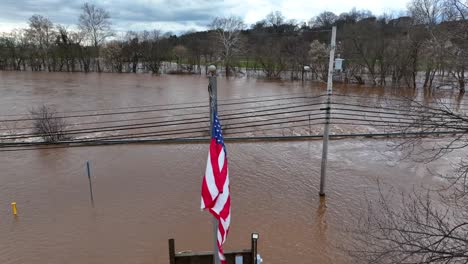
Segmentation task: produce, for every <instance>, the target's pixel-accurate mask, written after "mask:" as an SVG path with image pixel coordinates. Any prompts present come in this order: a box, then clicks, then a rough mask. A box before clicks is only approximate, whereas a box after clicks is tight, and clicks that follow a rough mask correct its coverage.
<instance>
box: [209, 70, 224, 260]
mask: <svg viewBox="0 0 468 264" xmlns="http://www.w3.org/2000/svg"><path fill="white" fill-rule="evenodd" d="M208 71H209V74H210V75H209V77H208V78H209V84H208V93H209V96H210V138H211V137H213V130H212V127H213V116H214V113H215V112H217V110H218V87H217V82H216V66H214V65H210V66H209V67H208ZM213 242H214V244H213V263H214V264H220V263H221V262H220V260H219V254H218V219H216V217H214V216H213Z"/></svg>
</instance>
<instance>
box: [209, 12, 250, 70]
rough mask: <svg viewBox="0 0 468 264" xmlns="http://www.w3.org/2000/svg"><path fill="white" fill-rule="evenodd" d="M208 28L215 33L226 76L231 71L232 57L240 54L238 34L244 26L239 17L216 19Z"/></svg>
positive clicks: (239, 37)
mask: <svg viewBox="0 0 468 264" xmlns="http://www.w3.org/2000/svg"><path fill="white" fill-rule="evenodd" d="M210 28H211V29H212V30H214V32H215V33H216V39H217V41H218V43H219V45H220V51H221V52H220V54H221V59H222V60H223V63H224V67H225V70H226V76H227V75H229V72H230V70H231V66H232V63H233V58H234V56H235V55H236V54H238V53H239V52H240V49H241V36H240V32H241V30H242V29H244V28H245V24H244V22H243V21H242V19H241V18H240V17H234V16H231V17H217V18H215V19H214V20H213V22H212V23H211V25H210Z"/></svg>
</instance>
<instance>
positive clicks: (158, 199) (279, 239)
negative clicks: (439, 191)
mask: <svg viewBox="0 0 468 264" xmlns="http://www.w3.org/2000/svg"><path fill="white" fill-rule="evenodd" d="M206 86H207V80H206V78H205V77H203V76H151V75H133V74H80V73H73V74H67V73H31V72H0V102H1V104H0V111H1V113H2V115H12V114H23V113H27V112H28V110H29V109H31V107H34V106H37V105H40V104H44V103H47V104H52V105H54V106H56V107H57V108H58V109H60V110H61V111H75V110H86V109H111V108H118V107H127V106H139V105H150V104H167V103H184V102H195V101H204V100H206V97H207V93H206ZM323 89H324V88H323V87H322V86H321V85H317V84H313V83H301V82H276V81H275V82H272V81H264V80H257V79H231V80H227V79H219V83H218V90H219V91H218V95H219V98H220V100H223V99H234V98H243V97H253V96H268V95H278V94H293V93H304V92H313V93H317V94H319V93H321V92H323ZM336 91H337V92H339V93H342V94H348V95H357V96H359V95H372V96H373V99H366V100H372V101H373V102H378V101H379V100H385V99H386V98H388V97H389V96H397V94H398V92H396V91H395V90H391V89H390V90H389V89H377V88H371V87H339V88H338V89H336ZM447 94H448V96H451V95H450V92H447ZM454 100H455V99H454ZM344 129H345V128H344ZM332 132H333V131H332ZM227 149H228V155H229V156H228V159H229V166H230V177H231V195H232V227H231V231H230V234H229V237H228V241H227V244H226V246H225V247H226V249H228V250H231V249H243V248H249V247H250V233H252V232H258V233H259V234H260V240H259V253H260V254H261V255H262V258H263V259H264V263H273V264H279V263H338V264H339V263H350V260H349V259H348V257H347V256H346V254H345V253H344V252H343V251H341V250H340V248H341V246H342V245H343V244H346V243H350V242H352V240H351V237H350V235H349V234H348V233H347V232H346V231H345V227H347V226H350V225H352V223H353V218H354V217H356V216H358V215H360V214H362V213H363V207H364V204H363V202H364V200H365V198H366V197H371V198H372V197H375V196H376V192H377V190H376V182H377V180H380V181H383V182H387V183H389V184H392V185H395V186H397V187H398V188H402V189H408V188H409V189H410V188H411V186H413V185H421V184H423V185H435V184H438V183H439V182H440V181H439V180H438V179H437V178H436V177H435V176H432V175H429V174H428V173H427V169H428V168H432V169H434V170H436V171H438V172H444V171H447V170H448V169H449V168H450V162H449V160H448V159H441V160H438V161H437V162H435V163H433V164H421V163H415V162H411V161H408V160H407V161H399V159H400V158H401V156H402V153H400V152H397V151H392V150H391V148H389V146H388V142H387V141H384V140H381V139H345V140H334V141H332V142H331V143H330V148H329V163H328V165H329V166H328V178H327V185H326V193H327V196H326V199H324V200H320V199H319V196H318V186H319V177H320V176H319V174H320V156H321V142H320V141H317V140H309V141H291V142H274V141H271V142H265V141H262V142H236V143H231V142H228V143H227ZM207 150H208V146H207V145H206V144H132V145H114V146H94V147H75V148H60V149H36V150H20V151H12V152H0V169H1V170H0V171H1V174H0V263H2V264H13V263H14V264H20V263H21V264H23V263H48V264H59V263H60V264H61V263H71V264H81V263H90V264H93V263H96V264H97V263H141V264H146V263H168V248H167V239H169V238H175V240H176V250H177V251H186V250H192V251H209V250H211V246H212V234H211V231H212V228H211V218H210V216H209V214H208V213H206V212H201V211H200V210H199V201H200V198H199V197H200V186H201V179H202V176H203V173H204V169H205V162H206V156H207ZM86 161H90V163H91V171H92V180H93V189H94V200H95V206H94V207H92V206H91V203H90V198H89V189H88V188H89V187H88V179H87V177H86V174H85V162H86ZM13 201H15V202H16V203H17V205H18V211H19V212H18V216H17V217H13V216H12V213H11V209H10V203H11V202H13Z"/></svg>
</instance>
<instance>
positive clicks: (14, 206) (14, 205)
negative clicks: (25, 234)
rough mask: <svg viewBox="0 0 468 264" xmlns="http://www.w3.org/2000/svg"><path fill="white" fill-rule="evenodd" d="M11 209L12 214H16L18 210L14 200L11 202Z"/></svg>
mask: <svg viewBox="0 0 468 264" xmlns="http://www.w3.org/2000/svg"><path fill="white" fill-rule="evenodd" d="M11 210H12V211H13V215H14V216H16V215H18V210H17V209H16V202H12V203H11Z"/></svg>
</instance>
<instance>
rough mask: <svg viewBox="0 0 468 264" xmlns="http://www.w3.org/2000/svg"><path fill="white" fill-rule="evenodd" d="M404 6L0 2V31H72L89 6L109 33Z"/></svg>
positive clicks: (176, 0)
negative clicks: (46, 25)
mask: <svg viewBox="0 0 468 264" xmlns="http://www.w3.org/2000/svg"><path fill="white" fill-rule="evenodd" d="M407 1H408V0H361V1H356V0H355V1H351V0H249V1H239V0H89V1H85V0H83V1H82V0H0V31H4V32H5V31H10V30H12V29H14V28H22V27H26V26H27V20H28V18H29V17H31V15H33V14H40V15H43V16H45V17H48V18H49V19H51V20H52V22H53V23H55V24H57V23H58V24H63V25H67V26H70V27H73V26H74V25H76V23H77V21H78V16H79V13H80V6H81V5H82V4H83V3H85V2H89V3H93V4H96V5H98V6H100V7H103V8H104V9H106V10H107V11H109V12H110V14H111V17H112V23H113V24H114V28H115V30H116V31H118V32H124V31H127V30H145V29H161V30H162V31H172V32H174V33H183V32H185V31H189V30H203V29H205V28H206V25H207V24H208V23H209V22H210V21H211V20H212V19H213V17H215V16H229V15H236V16H240V17H242V18H243V19H244V21H245V22H246V23H247V24H248V25H250V24H253V23H255V22H256V21H259V20H261V19H263V18H264V17H265V16H266V15H267V14H268V13H270V12H272V11H276V10H279V11H281V12H282V13H283V15H284V16H286V18H287V19H296V20H298V21H307V20H309V19H310V18H311V17H313V16H314V15H317V14H319V13H320V12H323V11H325V10H327V11H332V12H335V13H336V14H339V13H342V12H346V11H349V10H351V9H352V8H353V7H356V8H357V9H367V10H370V11H372V12H373V13H374V14H377V15H380V14H382V13H384V12H395V13H401V12H403V11H404V10H405V9H406V3H407Z"/></svg>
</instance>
